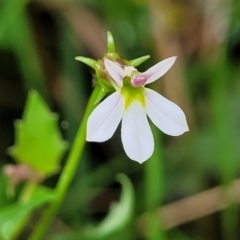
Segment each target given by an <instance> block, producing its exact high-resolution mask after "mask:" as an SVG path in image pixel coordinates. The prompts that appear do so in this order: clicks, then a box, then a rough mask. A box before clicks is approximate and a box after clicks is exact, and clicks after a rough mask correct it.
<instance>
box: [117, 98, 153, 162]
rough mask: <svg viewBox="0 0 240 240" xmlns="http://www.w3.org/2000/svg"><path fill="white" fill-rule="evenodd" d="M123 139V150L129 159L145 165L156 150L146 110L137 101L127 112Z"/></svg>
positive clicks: (123, 120)
mask: <svg viewBox="0 0 240 240" xmlns="http://www.w3.org/2000/svg"><path fill="white" fill-rule="evenodd" d="M121 137H122V143H123V148H124V150H125V152H126V154H127V155H128V157H129V158H131V159H132V160H134V161H137V162H139V163H143V162H144V161H146V160H147V159H148V158H149V157H151V155H152V153H153V150H154V141H153V135H152V131H151V129H150V126H149V123H148V120H147V115H146V112H145V109H144V107H143V106H142V104H141V103H140V102H139V101H137V100H134V101H133V102H132V103H131V104H130V106H129V107H128V108H127V109H126V110H125V113H124V115H123V119H122V130H121Z"/></svg>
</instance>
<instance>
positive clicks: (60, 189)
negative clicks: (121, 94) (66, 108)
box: [29, 85, 101, 240]
mask: <svg viewBox="0 0 240 240" xmlns="http://www.w3.org/2000/svg"><path fill="white" fill-rule="evenodd" d="M100 90H101V88H100V86H99V85H97V86H96V87H95V89H94V90H93V92H92V95H91V97H90V99H89V102H88V105H87V108H86V111H85V113H84V116H83V119H82V122H81V124H80V126H79V129H78V132H77V135H76V137H75V140H74V142H73V145H72V148H71V151H70V153H69V156H68V159H67V161H66V165H65V167H64V169H63V172H62V174H61V176H60V179H59V181H58V184H57V187H56V189H55V191H56V192H55V200H54V201H53V202H52V203H51V204H50V205H49V207H48V208H47V209H46V210H45V212H44V213H43V216H42V218H41V220H40V221H39V223H38V224H37V226H36V228H35V231H34V232H33V233H32V234H31V235H30V237H29V240H40V239H42V238H43V236H44V234H45V231H46V230H47V228H48V226H49V224H50V223H51V221H52V219H53V217H54V215H55V214H56V213H57V211H58V209H59V207H60V206H61V204H62V201H63V199H64V196H65V195H66V192H67V190H68V187H69V185H70V184H71V181H72V179H73V176H74V174H75V171H76V169H77V165H78V163H79V160H80V157H81V155H82V153H83V149H84V146H85V139H86V125H87V120H88V117H89V115H90V114H91V112H92V110H93V109H94V108H95V107H96V104H95V101H96V99H97V97H98V94H99V92H100Z"/></svg>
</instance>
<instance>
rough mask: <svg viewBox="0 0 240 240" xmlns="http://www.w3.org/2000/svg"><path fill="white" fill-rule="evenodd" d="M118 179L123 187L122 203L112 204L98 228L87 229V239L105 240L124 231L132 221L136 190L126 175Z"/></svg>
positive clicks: (121, 175)
mask: <svg viewBox="0 0 240 240" xmlns="http://www.w3.org/2000/svg"><path fill="white" fill-rule="evenodd" d="M117 179H118V181H119V182H120V183H121V185H122V193H121V198H120V201H119V202H118V203H114V204H112V206H111V208H110V212H109V213H108V215H107V216H106V218H105V219H104V220H103V221H102V222H101V223H100V224H99V225H98V226H96V227H90V228H89V229H87V231H86V232H87V233H86V235H87V236H86V237H87V238H90V239H104V238H106V237H108V236H109V235H111V234H114V233H115V232H117V231H120V230H121V229H123V228H124V227H125V226H126V225H127V224H128V223H129V221H130V220H131V218H132V215H133V209H134V189H133V186H132V183H131V181H130V180H129V178H128V177H127V176H126V175H124V174H119V175H118V176H117Z"/></svg>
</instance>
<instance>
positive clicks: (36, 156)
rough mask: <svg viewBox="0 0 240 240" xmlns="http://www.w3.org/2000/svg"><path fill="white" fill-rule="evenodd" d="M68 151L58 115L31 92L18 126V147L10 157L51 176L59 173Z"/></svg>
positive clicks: (13, 148)
mask: <svg viewBox="0 0 240 240" xmlns="http://www.w3.org/2000/svg"><path fill="white" fill-rule="evenodd" d="M65 149H66V143H65V142H64V141H63V140H62V138H61V134H60V132H59V129H58V125H57V116H56V115H55V114H53V113H51V112H50V111H49V109H48V107H47V105H46V103H45V102H44V101H43V99H42V98H41V96H40V95H39V94H38V93H37V92H36V91H34V90H32V91H30V92H29V95H28V99H27V103H26V106H25V109H24V113H23V120H19V121H17V122H16V123H15V145H14V146H12V147H11V148H10V149H9V154H10V155H11V156H12V157H13V158H14V159H15V160H16V161H17V162H19V163H25V164H27V165H29V166H30V167H31V168H33V169H34V170H36V171H37V172H41V173H44V174H46V175H49V174H52V173H53V172H54V171H56V169H57V167H58V163H59V161H60V159H61V157H62V155H63V153H64V151H65Z"/></svg>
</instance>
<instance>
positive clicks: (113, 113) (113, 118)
mask: <svg viewBox="0 0 240 240" xmlns="http://www.w3.org/2000/svg"><path fill="white" fill-rule="evenodd" d="M123 113H124V98H123V97H122V95H121V93H120V92H119V91H117V92H114V93H113V94H111V95H110V96H109V97H107V98H106V99H105V100H104V101H103V102H101V103H100V104H99V105H98V106H97V107H96V108H95V109H94V110H93V112H92V113H91V115H90V116H89V118H88V122H87V141H89V142H104V141H106V140H108V139H109V138H111V137H112V135H113V133H114V132H115V131H116V129H117V126H118V124H119V122H120V121H121V119H122V116H123Z"/></svg>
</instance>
